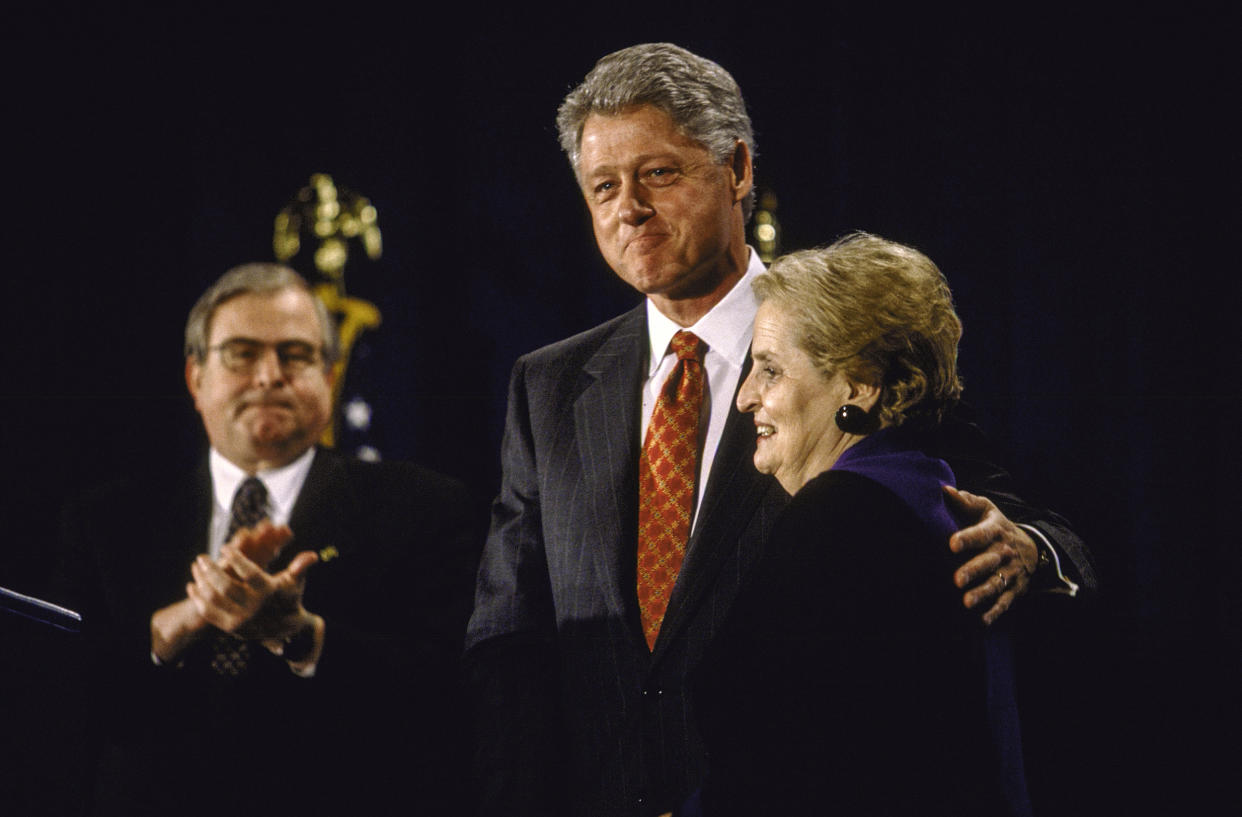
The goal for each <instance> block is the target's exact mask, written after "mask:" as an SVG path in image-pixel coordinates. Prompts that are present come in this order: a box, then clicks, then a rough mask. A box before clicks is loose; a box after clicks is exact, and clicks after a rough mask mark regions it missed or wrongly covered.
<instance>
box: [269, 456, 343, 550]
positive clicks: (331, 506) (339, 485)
mask: <svg viewBox="0 0 1242 817" xmlns="http://www.w3.org/2000/svg"><path fill="white" fill-rule="evenodd" d="M348 488H349V480H348V479H347V478H346V476H345V463H344V461H342V459H341V458H340V456H339V455H337V454H336V453H334V452H332V451H328V450H325V449H322V448H321V449H319V450H317V451H316V452H315V459H314V461H313V462H312V463H311V469H310V473H308V474H307V475H306V482H304V483H303V484H302V490H301V491H299V492H298V498H297V500H296V501H295V502H294V504H293V512H292V513H291V514H290V515H289V527H290V529H292V530H293V541H291V542H290V543H289V544H288V545H286V546H285V548H284V549H283V550H282V551H281V552H280V555H279V556H277V557H276V561H275V562H274V563H273V564H272V568H271V569H272V572H276V571H278V570H283V569H284V568H285V567H287V566H288V564H289V562H290V561H291V560H292V559H293V557H294V556H295V555H296V554H298V553H300V552H301V551H304V550H314V551H321V553H320V557H321V559H320V561H321V564H319V565H316V567H315V570H317V571H319V570H321V569H322V568H323V556H324V553H323V552H322V551H324V550H325V549H326V548H329V547H330V548H333V549H334V553H333V556H339V555H344V554H346V553H348V552H349V551H350V550H352V548H353V542H352V540H351V538H350V535H349V534H350V531H349V525H348V523H347V521H346V520H347V518H348V516H349V513H350V508H351V507H352V506H353V498H352V496H351V494H350V492H349V490H348ZM329 561H330V560H329Z"/></svg>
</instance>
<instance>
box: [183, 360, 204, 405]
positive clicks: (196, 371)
mask: <svg viewBox="0 0 1242 817" xmlns="http://www.w3.org/2000/svg"><path fill="white" fill-rule="evenodd" d="M202 378H203V367H202V364H200V363H199V362H198V359H197V358H195V357H194V355H189V356H187V357H186V359H185V387H186V389H188V390H189V392H190V397H192V398H194V408H198V389H199V386H200V385H201V384H202Z"/></svg>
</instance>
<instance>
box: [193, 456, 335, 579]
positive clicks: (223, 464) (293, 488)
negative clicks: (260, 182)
mask: <svg viewBox="0 0 1242 817" xmlns="http://www.w3.org/2000/svg"><path fill="white" fill-rule="evenodd" d="M314 460H315V447H314V446H311V447H310V448H308V449H307V450H306V453H304V454H303V455H302V456H300V457H298V458H297V459H296V460H294V461H293V462H291V463H289V464H288V465H284V466H281V467H280V468H272V469H269V470H266V471H259V472H258V473H257V474H255V476H256V477H258V478H259V481H260V482H262V483H263V487H265V488H267V515H268V518H270V519H271V520H272V524H274V525H287V524H289V514H291V513H293V503H294V502H296V501H297V499H298V494H299V493H301V491H302V484H303V483H305V482H306V475H307V474H309V473H310V467H311V463H312V462H314ZM207 466H208V468H209V469H210V470H211V491H212V495H213V496H214V497H215V499H214V501H213V502H212V503H211V528H210V529H209V530H208V532H207V544H208V551H207V552H208V553H209V554H210V555H211V558H213V559H216V558H219V556H220V546H221V545H223V544H224V537H225V534H227V533H228V532H229V518H230V517H231V516H232V508H233V495H234V494H236V493H237V486H239V485H241V484H242V481H243V480H245V479H246V477H248V476H250V474H248V473H246V472H245V471H243V470H242V469H241V468H238V467H237V466H236V465H234V464H233V463H231V462H229V461H228V460H226V459H225V458H224V456H223V455H222V454H221V453H220V452H219V451H216V449H214V448H213V449H211V453H210V454H208V455H207Z"/></svg>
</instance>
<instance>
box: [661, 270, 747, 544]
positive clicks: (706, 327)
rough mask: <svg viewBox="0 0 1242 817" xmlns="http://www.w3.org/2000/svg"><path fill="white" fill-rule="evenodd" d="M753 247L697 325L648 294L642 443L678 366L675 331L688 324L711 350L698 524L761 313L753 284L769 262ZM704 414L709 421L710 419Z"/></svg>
mask: <svg viewBox="0 0 1242 817" xmlns="http://www.w3.org/2000/svg"><path fill="white" fill-rule="evenodd" d="M747 249H748V250H749V252H750V261H749V262H748V264H747V266H746V274H745V275H744V276H742V278H741V280H739V281H738V282H737V283H736V284H734V285H733V289H731V290H729V292H728V294H727V295H725V296H724V298H722V299H721V301H720V303H718V304H716V305H715V306H713V307H712V308H711V310H710V311H709V312H708V313H707V314H706V315H704V316H703V317H702V318H700V319H699V320H698V322H696V323H695V324H694V325H693V326H686V327H682V326H678V325H677V324H676V323H675V322H673V321H672V320H670V319H669V318H668V317H666V316H665V315H664V314H663V313H662V312H660V310H658V309H656V307H655V304H653V303H652V302H651V299H650V298H648V299H647V333H648V337H649V340H650V343H651V350H650V355H649V356H648V359H649V360H650V361H651V363H650V365H649V366H648V369H647V381H646V383H644V384H643V415H642V427H641V429H640V433H639V438H638V444H639V446H640V447H641V446H642V444H643V441H645V440H646V439H647V426H648V424H649V423H650V422H651V414H652V412H653V411H655V404H656V399H657V398H658V397H659V396H660V389H661V388H663V386H664V381H665V380H667V379H668V376H669V374H670V373H671V372H672V371H673V367H674V366H676V365H677V355H676V354H673V353H672V352H671V351H670V350H669V348H668V345H669V342H670V341H672V339H673V335H675V334H677V333H678V332H679V331H681V330H682V329H683V328H684V329H686V330H687V331H689V332H693V333H694V334H695V335H696V336H697V337H698V338H699V340H701V341H703V342H704V343H706V344H707V354H706V355H705V356H704V358H703V368H704V369H705V370H706V372H707V388H706V394H704V399H703V406H702V408H701V412H700V415H699V440H700V448H699V452H700V453H699V465H698V467H699V472H698V474H697V475H696V479H695V481H694V486H695V489H694V524H696V525H697V524H698V520H699V506H700V505H701V504H702V502H703V485H704V484H705V483H706V481H707V477H708V476H709V475H710V474H711V472H712V470H711V469H712V461H713V460H715V458H716V449H717V448H719V446H720V438H721V436H722V435H723V434H724V426H725V421H726V420H727V419H728V417H729V407H730V406H731V405H732V404H733V395H734V393H735V392H736V391H737V386H738V380H739V378H740V377H741V374H742V364H743V363H745V362H746V355H747V353H748V352H749V351H750V340H751V335H752V334H753V333H754V325H755V312H756V311H757V310H758V309H759V304H758V301H756V300H755V293H754V292H753V291H752V290H751V288H750V284H751V282H752V281H754V280H755V276H756V275H759V274H761V273H762V272H763V271H764V266H763V262H762V261H760V260H759V253H757V252H755V251H754V249H752V248H749V247H748V248H747ZM704 419H706V420H707V422H706V424H704V422H703V420H704ZM705 427H706V431H705V430H704V428H705Z"/></svg>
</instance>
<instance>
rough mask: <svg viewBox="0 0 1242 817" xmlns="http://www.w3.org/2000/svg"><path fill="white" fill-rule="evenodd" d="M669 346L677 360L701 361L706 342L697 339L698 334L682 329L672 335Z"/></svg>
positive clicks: (705, 349)
mask: <svg viewBox="0 0 1242 817" xmlns="http://www.w3.org/2000/svg"><path fill="white" fill-rule="evenodd" d="M669 348H670V349H672V350H673V353H674V354H676V355H677V359H678V360H697V361H699V362H700V363H702V362H703V355H704V353H705V352H706V351H707V344H706V343H704V342H703V341H701V340H699V336H698V335H696V334H694V333H693V332H687V331H686V330H684V329H683V330H681V331H680V332H678V333H677V334H676V335H673V340H672V341H671V342H670V343H669Z"/></svg>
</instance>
